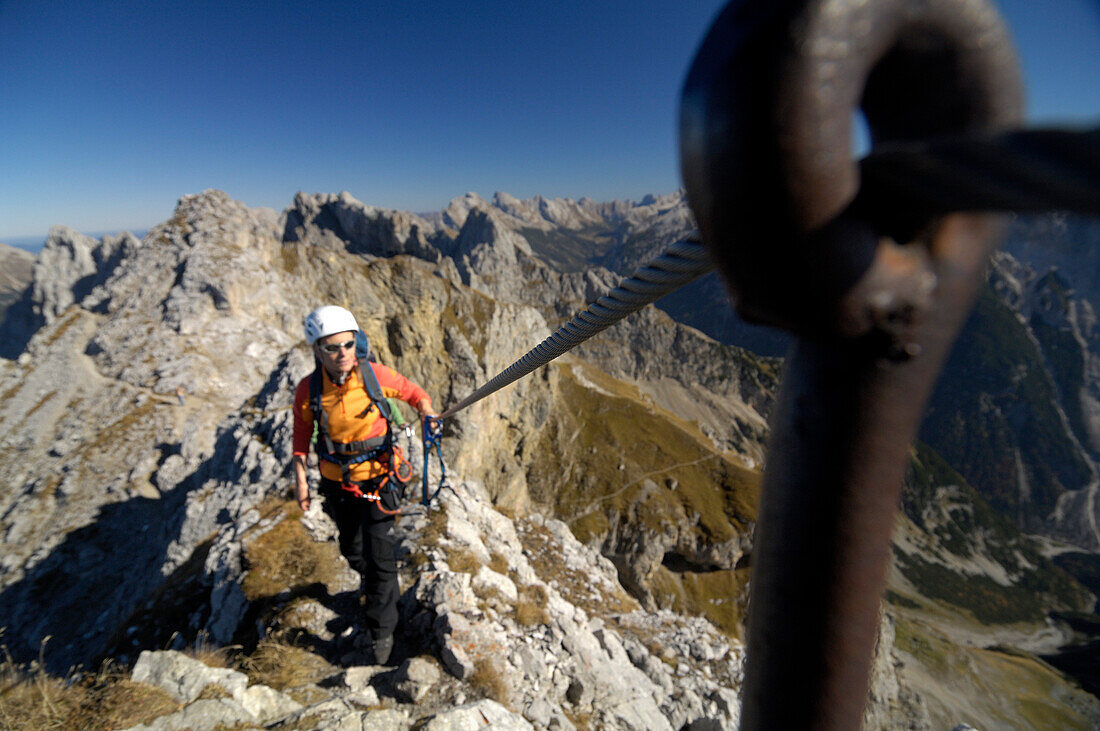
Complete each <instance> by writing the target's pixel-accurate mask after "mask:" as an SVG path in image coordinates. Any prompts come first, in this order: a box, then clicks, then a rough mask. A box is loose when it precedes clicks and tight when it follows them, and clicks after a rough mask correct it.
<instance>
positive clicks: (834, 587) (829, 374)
mask: <svg viewBox="0 0 1100 731" xmlns="http://www.w3.org/2000/svg"><path fill="white" fill-rule="evenodd" d="M1020 107H1021V92H1020V82H1019V73H1018V71H1017V68H1016V62H1015V55H1014V52H1013V49H1012V45H1011V43H1010V42H1009V39H1008V35H1007V32H1006V31H1005V29H1004V27H1003V25H1002V24H1001V21H1000V20H999V18H998V17H997V14H996V12H995V11H994V10H993V8H992V6H991V5H990V4H989V2H987V1H986V0H919V1H917V0H912V1H907V0H863V1H860V2H857V1H855V0H812V1H808V0H799V1H792V0H786V1H783V0H779V1H778V2H776V1H774V0H735V1H734V2H731V3H730V4H729V5H727V6H726V8H725V9H724V10H723V11H722V13H721V14H720V15H719V17H718V18H717V19H716V21H715V23H714V25H713V27H712V28H711V30H710V32H709V33H708V35H707V37H706V38H705V40H704V41H703V44H702V46H701V47H700V49H699V51H698V54H697V56H696V58H695V60H694V62H693V64H692V67H691V70H690V72H689V74H688V77H687V81H686V82H685V85H684V92H683V99H682V106H681V130H680V149H681V169H682V173H683V177H684V185H685V187H686V189H687V195H688V201H689V203H690V205H691V207H692V210H693V212H694V213H695V217H696V220H697V222H698V224H699V229H700V233H701V235H702V238H703V241H704V243H705V244H706V245H707V247H708V249H709V250H710V252H711V255H712V256H713V258H714V260H715V263H716V264H717V265H718V267H719V269H720V270H721V272H722V274H723V276H724V277H725V280H726V283H727V286H728V288H729V290H730V293H731V295H732V297H733V299H734V302H735V304H736V306H737V308H738V310H739V312H740V313H741V315H742V316H743V317H744V318H745V319H748V320H751V321H756V322H762V323H767V324H772V325H778V326H781V327H785V328H787V329H790V330H792V331H794V332H795V333H796V335H797V337H796V339H795V342H794V346H793V347H792V350H791V353H790V355H789V356H788V358H787V361H786V364H785V366H784V376H783V384H782V386H781V388H780V393H779V396H778V398H777V401H776V404H775V407H774V409H773V412H772V415H771V424H770V429H771V432H770V435H769V438H768V457H767V468H766V469H765V472H764V479H763V482H762V486H761V501H760V508H759V520H758V523H757V529H756V534H755V536H754V539H753V549H752V563H753V575H752V580H751V594H750V603H749V621H748V633H747V642H748V659H747V664H746V670H745V680H744V685H743V688H742V692H743V709H742V716H741V719H742V728H743V729H788V728H796V729H802V728H827V729H837V728H840V729H849V728H850V729H856V728H859V726H860V722H861V719H862V714H863V708H864V703H865V700H866V698H867V685H868V679H869V675H870V665H871V655H872V651H873V648H874V643H875V639H876V637H877V634H878V628H879V622H880V618H879V609H880V600H881V597H882V594H883V591H884V589H885V584H886V571H887V567H888V565H889V561H890V555H891V553H890V534H891V531H892V528H893V523H894V516H895V512H896V510H897V507H898V502H899V496H900V491H901V482H902V477H903V474H904V469H905V465H906V463H907V460H908V457H909V445H910V442H911V440H912V439H913V436H914V435H915V434H916V431H917V427H918V426H919V424H920V419H921V416H922V413H923V410H924V405H925V403H926V402H927V399H928V395H929V394H930V392H931V390H932V386H933V384H934V383H935V379H936V376H937V375H938V373H939V370H940V368H941V366H942V364H943V361H944V359H945V358H946V356H947V352H948V349H949V348H950V345H951V343H952V341H953V340H954V338H955V336H956V334H957V333H958V331H959V328H960V327H961V326H962V323H963V321H964V320H965V318H966V315H967V313H968V311H969V309H970V307H971V305H972V303H973V299H974V296H975V295H976V293H977V291H978V287H979V286H980V285H981V282H982V278H983V273H984V269H985V266H986V263H987V260H988V256H989V254H990V253H991V251H992V250H993V248H994V245H995V239H996V236H995V234H996V233H997V228H998V223H997V219H996V217H994V216H991V215H988V214H983V213H975V212H960V213H949V214H947V215H932V214H929V213H926V212H922V211H921V210H919V209H917V208H916V207H915V206H913V205H912V204H911V202H910V201H908V200H905V199H898V200H893V199H891V198H890V197H883V196H879V197H877V198H876V197H874V196H871V198H870V199H871V200H875V201H876V204H875V206H874V209H873V210H866V206H861V205H860V201H861V200H866V199H864V198H863V196H862V191H860V183H861V179H860V167H859V164H858V163H857V161H856V160H855V159H854V158H853V154H852V129H851V128H852V120H853V118H854V116H855V114H856V112H857V110H862V112H863V113H864V115H865V116H866V119H867V122H868V126H869V127H870V131H871V136H872V143H873V146H874V147H880V146H882V145H889V144H891V143H895V142H897V143H902V142H907V141H916V140H928V139H933V138H934V139H938V138H941V137H945V136H951V135H963V136H965V135H978V134H982V133H989V132H994V131H998V130H1002V129H1005V128H1008V127H1011V126H1012V125H1014V124H1015V123H1016V122H1017V121H1018V120H1019V118H1020ZM900 189H901V190H903V189H904V188H900ZM899 198H904V196H899ZM918 355H919V357H914V356H918Z"/></svg>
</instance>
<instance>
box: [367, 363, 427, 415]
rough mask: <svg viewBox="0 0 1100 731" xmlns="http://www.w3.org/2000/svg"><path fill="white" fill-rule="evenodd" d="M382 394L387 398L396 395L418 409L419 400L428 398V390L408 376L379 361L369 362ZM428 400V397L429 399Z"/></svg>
mask: <svg viewBox="0 0 1100 731" xmlns="http://www.w3.org/2000/svg"><path fill="white" fill-rule="evenodd" d="M370 365H371V368H373V369H374V376H375V378H377V379H378V385H379V386H381V387H382V394H383V395H384V396H386V397H387V398H392V397H397V398H399V399H401V400H402V401H404V402H405V403H407V404H408V405H409V406H411V407H413V408H414V409H417V410H418V411H419V406H420V402H421V401H423V400H424V399H426V398H428V392H427V391H425V390H424V389H422V388H421V387H420V386H418V385H416V384H415V383H413V382H412V381H410V380H409V379H408V378H405V377H404V376H403V375H401V374H400V373H398V372H397V371H395V370H394V369H393V368H390V367H389V366H384V365H382V364H381V363H371V364H370ZM429 400H430V399H429Z"/></svg>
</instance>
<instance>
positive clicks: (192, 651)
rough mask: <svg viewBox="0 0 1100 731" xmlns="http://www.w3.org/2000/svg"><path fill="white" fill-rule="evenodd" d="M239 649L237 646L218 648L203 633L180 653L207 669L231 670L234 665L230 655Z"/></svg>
mask: <svg viewBox="0 0 1100 731" xmlns="http://www.w3.org/2000/svg"><path fill="white" fill-rule="evenodd" d="M239 649H240V646H239V645H229V646H226V647H219V646H218V645H215V644H214V643H213V642H211V641H210V637H209V635H207V634H206V633H205V632H203V633H201V634H200V635H199V636H198V637H196V638H195V642H194V644H191V645H189V646H187V647H185V648H183V650H182V652H183V654H184V655H187V656H188V657H190V658H192V659H193V660H198V661H199V662H201V663H202V664H203V665H206V666H207V667H211V668H233V667H234V665H233V660H232V658H231V653H232V652H233V651H234V650H239Z"/></svg>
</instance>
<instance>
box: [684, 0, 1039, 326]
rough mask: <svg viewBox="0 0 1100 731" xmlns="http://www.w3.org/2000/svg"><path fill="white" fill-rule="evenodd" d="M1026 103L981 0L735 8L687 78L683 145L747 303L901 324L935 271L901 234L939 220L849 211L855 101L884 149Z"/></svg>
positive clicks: (705, 224) (711, 237) (719, 258)
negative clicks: (867, 216)
mask: <svg viewBox="0 0 1100 731" xmlns="http://www.w3.org/2000/svg"><path fill="white" fill-rule="evenodd" d="M1021 100H1022V95H1021V91H1020V77H1019V72H1018V69H1017V65H1016V60H1015V53H1014V51H1013V47H1012V44H1011V42H1010V40H1009V37H1008V34H1007V32H1006V30H1005V28H1004V26H1003V24H1002V23H1001V21H1000V18H999V16H998V15H997V13H996V11H995V10H994V9H993V7H992V6H991V5H990V3H988V2H986V1H985V0H922V1H921V2H913V1H912V0H874V1H873V2H850V1H846V0H828V1H827V0H816V1H814V2H806V1H804V0H796V1H791V0H787V1H785V2H784V1H782V0H781V1H779V2H767V1H766V0H765V1H755V0H749V1H738V0H734V2H731V3H730V4H729V5H727V6H726V8H725V9H724V10H723V12H722V13H721V14H720V15H719V17H718V18H717V19H716V20H715V22H714V24H713V26H712V28H711V30H710V31H709V33H708V35H707V36H706V38H705V40H704V41H703V43H702V45H701V47H700V49H699V51H698V53H697V55H696V58H695V60H694V62H693V64H692V67H691V70H690V71H689V73H688V77H687V80H686V81H685V84H684V90H683V97H682V102H681V124H680V154H681V171H682V174H683V179H684V185H685V188H686V190H687V195H688V200H689V202H690V204H691V207H692V210H693V211H694V213H695V216H696V220H697V222H698V224H699V228H700V231H701V234H702V237H703V240H704V241H705V242H706V243H707V245H708V246H709V247H710V249H711V251H712V255H713V256H714V258H715V263H716V264H717V265H718V266H719V268H720V269H721V271H722V273H723V275H724V276H725V278H726V281H727V283H728V286H729V288H730V291H731V293H732V295H733V299H734V302H735V303H736V306H737V308H738V311H739V312H740V314H741V315H742V316H743V317H744V318H745V319H746V320H749V321H753V322H761V323H765V324H772V325H777V326H780V327H784V328H787V329H790V330H794V331H796V332H800V333H804V334H814V335H817V336H820V335H822V334H825V333H836V334H841V335H845V336H858V335H861V334H865V333H866V332H868V331H869V330H871V329H873V328H876V327H885V328H887V329H889V328H890V327H891V326H892V324H893V323H895V322H896V321H897V320H898V319H899V318H900V320H901V321H907V320H908V319H909V317H910V316H911V313H912V312H914V311H919V310H920V309H922V308H923V307H924V306H926V304H927V298H928V296H929V289H930V287H931V286H932V284H933V282H934V280H933V278H932V276H930V274H932V273H931V272H930V271H929V269H928V266H927V264H928V263H927V262H926V261H924V252H921V251H918V250H915V249H913V248H909V247H903V246H902V245H903V244H904V243H907V242H908V241H909V239H911V238H913V237H914V236H915V235H917V234H918V232H920V231H921V230H922V229H923V227H924V225H925V224H927V223H928V222H929V221H928V220H927V217H925V218H922V217H921V216H920V213H919V212H914V211H908V210H905V209H904V208H902V207H899V208H898V209H897V210H894V211H889V212H884V211H879V212H877V213H878V214H880V215H879V216H878V220H877V223H878V224H879V225H878V226H874V227H873V226H871V225H870V224H869V222H868V221H866V220H863V219H862V218H860V217H858V216H856V215H852V214H851V212H850V211H849V210H848V209H849V206H850V205H851V203H852V202H853V200H854V199H855V197H856V194H857V192H858V191H859V187H860V170H859V164H858V161H857V160H856V159H855V157H854V155H853V132H852V127H853V120H854V115H855V113H856V112H857V110H862V112H863V114H864V115H865V117H866V120H867V123H868V126H869V127H870V131H871V135H872V140H873V143H874V144H875V146H878V145H880V144H882V143H889V142H894V141H902V140H913V139H927V138H935V137H940V136H944V135H953V134H972V133H978V132H992V131H996V130H1000V129H1004V128H1007V127H1012V126H1015V125H1016V124H1017V123H1018V122H1019V120H1020V116H1021V109H1022V101H1021ZM899 203H902V202H899ZM884 221H885V225H883V222H884ZM886 239H890V240H893V241H895V242H898V243H899V245H898V246H896V247H894V248H890V247H888V246H884V245H883V242H884V240H886ZM876 256H877V257H878V258H879V261H878V262H877V263H878V264H880V266H879V268H878V269H877V270H874V271H872V270H873V265H874V264H876ZM892 264H894V265H900V266H892ZM857 285H862V289H861V290H857V291H855V292H853V289H854V288H856V287H857ZM846 295H851V296H850V297H849V298H848V300H847V301H845V296H846Z"/></svg>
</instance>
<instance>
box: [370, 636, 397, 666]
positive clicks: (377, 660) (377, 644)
mask: <svg viewBox="0 0 1100 731" xmlns="http://www.w3.org/2000/svg"><path fill="white" fill-rule="evenodd" d="M391 652H393V635H386V636H385V637H379V638H378V639H376V640H375V641H374V664H375V665H385V664H386V663H387V662H389V659H390V653H391Z"/></svg>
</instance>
